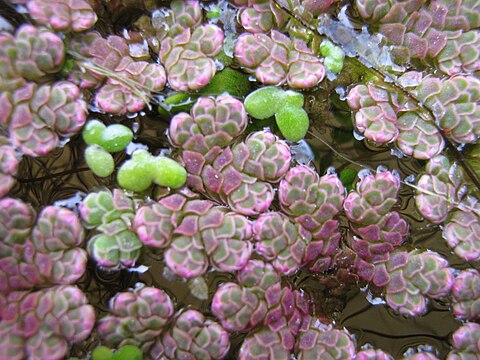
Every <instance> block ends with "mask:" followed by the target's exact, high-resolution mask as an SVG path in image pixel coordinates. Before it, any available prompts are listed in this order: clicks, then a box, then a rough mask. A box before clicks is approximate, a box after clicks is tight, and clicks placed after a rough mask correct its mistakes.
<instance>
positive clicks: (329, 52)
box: [320, 39, 345, 74]
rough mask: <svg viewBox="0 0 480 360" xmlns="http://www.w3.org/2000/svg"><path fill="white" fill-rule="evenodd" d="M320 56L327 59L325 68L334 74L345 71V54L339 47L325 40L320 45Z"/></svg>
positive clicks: (324, 61) (324, 62)
mask: <svg viewBox="0 0 480 360" xmlns="http://www.w3.org/2000/svg"><path fill="white" fill-rule="evenodd" d="M320 54H321V55H322V56H324V57H325V60H323V66H325V68H326V69H327V70H329V71H331V72H332V73H334V74H338V73H340V71H342V69H343V60H344V59H345V53H344V52H343V50H342V49H341V48H340V47H339V46H335V45H334V44H333V43H332V42H331V41H329V40H326V39H325V40H323V41H322V43H321V44H320Z"/></svg>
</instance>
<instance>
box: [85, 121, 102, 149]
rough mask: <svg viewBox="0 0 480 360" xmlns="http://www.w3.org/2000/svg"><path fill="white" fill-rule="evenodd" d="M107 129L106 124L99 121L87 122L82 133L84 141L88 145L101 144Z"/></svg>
mask: <svg viewBox="0 0 480 360" xmlns="http://www.w3.org/2000/svg"><path fill="white" fill-rule="evenodd" d="M106 128H107V127H106V126H105V124H104V123H102V122H101V121H98V120H90V121H89V122H87V124H86V125H85V127H84V128H83V131H82V137H83V141H85V143H87V144H88V145H92V144H97V145H98V144H100V141H101V140H100V139H101V136H102V134H103V132H104V131H105V129H106Z"/></svg>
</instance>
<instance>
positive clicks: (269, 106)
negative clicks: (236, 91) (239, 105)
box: [244, 86, 285, 119]
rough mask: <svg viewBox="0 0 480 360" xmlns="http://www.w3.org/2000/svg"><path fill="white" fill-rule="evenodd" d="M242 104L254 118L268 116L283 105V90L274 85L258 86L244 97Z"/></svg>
mask: <svg viewBox="0 0 480 360" xmlns="http://www.w3.org/2000/svg"><path fill="white" fill-rule="evenodd" d="M244 105H245V109H246V110H247V112H248V113H249V114H250V115H251V116H252V117H254V118H255V119H266V118H269V117H271V116H273V115H275V113H276V112H277V111H278V110H279V109H280V108H281V107H283V106H284V105H285V91H284V90H282V89H280V88H278V87H275V86H266V87H263V88H260V89H258V90H255V91H254V92H252V93H250V94H249V95H248V96H247V97H246V98H245V102H244Z"/></svg>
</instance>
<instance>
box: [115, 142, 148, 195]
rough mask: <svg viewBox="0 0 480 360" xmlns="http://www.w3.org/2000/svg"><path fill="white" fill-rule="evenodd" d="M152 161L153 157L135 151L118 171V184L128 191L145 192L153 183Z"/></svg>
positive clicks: (143, 151)
mask: <svg viewBox="0 0 480 360" xmlns="http://www.w3.org/2000/svg"><path fill="white" fill-rule="evenodd" d="M152 161H153V157H152V155H151V154H150V153H149V152H148V151H145V150H137V151H135V152H134V153H133V155H132V158H131V159H130V160H127V161H125V162H124V163H123V164H122V166H121V167H120V169H118V173H117V181H118V184H119V185H120V186H121V187H122V188H124V189H125V190H129V191H135V192H142V191H145V190H147V189H148V188H149V187H150V185H151V184H152V181H153V172H152Z"/></svg>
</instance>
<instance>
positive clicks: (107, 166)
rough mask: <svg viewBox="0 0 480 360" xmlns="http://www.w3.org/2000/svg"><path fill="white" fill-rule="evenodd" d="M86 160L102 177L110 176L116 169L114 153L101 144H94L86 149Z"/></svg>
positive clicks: (93, 170)
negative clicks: (111, 153)
mask: <svg viewBox="0 0 480 360" xmlns="http://www.w3.org/2000/svg"><path fill="white" fill-rule="evenodd" d="M85 161H86V162H87V165H88V167H89V168H90V170H92V172H93V173H94V174H95V175H97V176H100V177H106V176H110V175H112V173H113V170H115V162H114V161H113V157H112V155H110V153H109V152H108V151H106V150H105V149H104V148H102V147H101V146H99V145H96V144H93V145H90V146H87V148H86V149H85Z"/></svg>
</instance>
